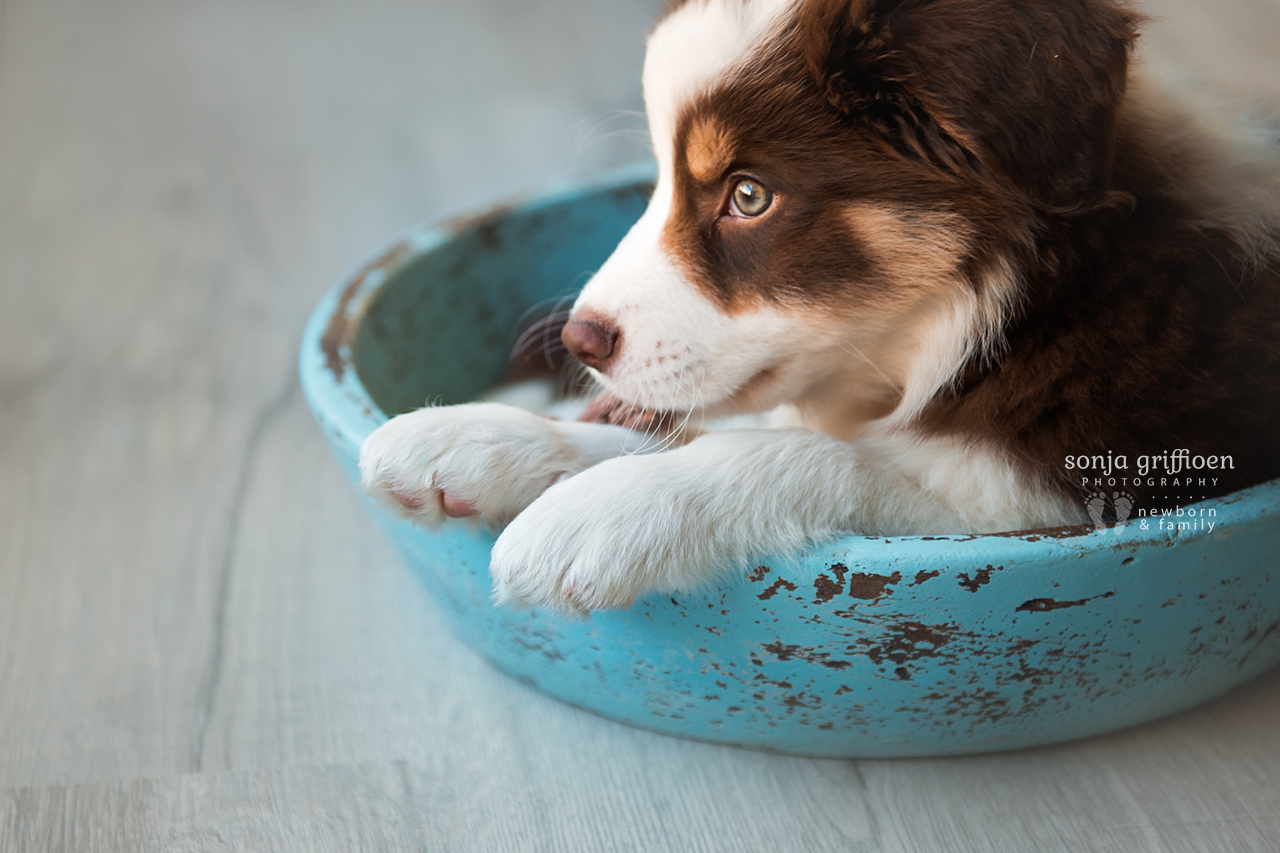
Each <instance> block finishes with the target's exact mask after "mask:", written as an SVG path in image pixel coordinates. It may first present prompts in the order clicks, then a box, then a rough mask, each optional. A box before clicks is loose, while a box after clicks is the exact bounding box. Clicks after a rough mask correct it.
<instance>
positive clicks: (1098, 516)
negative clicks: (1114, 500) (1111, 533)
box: [1085, 492, 1127, 530]
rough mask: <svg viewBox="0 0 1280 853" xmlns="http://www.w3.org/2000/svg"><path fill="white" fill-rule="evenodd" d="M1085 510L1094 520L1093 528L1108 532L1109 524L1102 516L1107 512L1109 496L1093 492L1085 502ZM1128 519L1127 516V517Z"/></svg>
mask: <svg viewBox="0 0 1280 853" xmlns="http://www.w3.org/2000/svg"><path fill="white" fill-rule="evenodd" d="M1085 509H1087V510H1088V511H1089V518H1091V519H1093V526H1094V527H1095V528H1097V529H1098V530H1106V529H1107V523H1106V522H1105V521H1103V520H1102V515H1103V513H1105V512H1106V511H1107V496H1106V494H1104V493H1103V492H1092V493H1090V495H1089V497H1088V498H1087V499H1086V500H1085ZM1126 517H1127V516H1126Z"/></svg>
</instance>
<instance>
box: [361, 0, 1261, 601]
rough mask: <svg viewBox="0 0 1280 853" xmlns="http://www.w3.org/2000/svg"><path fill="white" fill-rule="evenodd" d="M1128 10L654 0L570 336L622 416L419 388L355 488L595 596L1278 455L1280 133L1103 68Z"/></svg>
mask: <svg viewBox="0 0 1280 853" xmlns="http://www.w3.org/2000/svg"><path fill="white" fill-rule="evenodd" d="M1137 24H1138V17H1137V16H1136V15H1135V14H1134V13H1133V12H1131V11H1129V10H1128V9H1126V8H1125V7H1123V6H1121V5H1119V4H1118V3H1116V2H1113V0H683V2H681V1H680V0H677V2H674V3H672V4H671V5H670V6H669V7H668V9H667V11H666V13H665V16H664V18H663V19H662V21H661V22H660V24H659V25H658V27H657V29H656V30H655V31H654V32H653V34H652V36H651V37H650V40H649V45H648V55H647V59H646V63H645V70H644V90H645V101H646V107H647V111H648V117H649V123H650V128H651V132H652V138H653V145H654V153H655V155H656V157H657V161H658V175H659V177H658V182H657V186H656V189H655V191H654V194H653V198H652V201H651V203H650V205H649V207H648V209H647V210H646V212H645V213H644V215H643V217H642V218H641V219H640V220H639V222H637V223H636V225H635V226H634V228H633V229H632V230H631V231H630V233H629V234H628V235H627V236H626V238H625V239H624V240H623V241H622V243H621V244H620V245H619V246H618V248H617V250H616V251H615V252H614V254H613V255H612V257H611V258H610V259H609V260H608V262H607V263H606V264H605V265H604V266H603V267H602V268H601V269H600V270H599V272H598V273H597V274H596V275H595V277H594V278H593V279H592V280H591V281H590V282H589V283H588V285H587V286H586V288H585V289H584V290H583V291H582V294H581V295H580V296H579V298H578V300H577V303H576V304H575V306H574V310H573V314H572V318H571V320H570V321H569V322H568V324H567V325H566V326H565V328H564V331H563V340H564V342H565V345H566V346H567V347H568V348H569V350H570V351H571V352H572V353H573V354H574V355H576V356H577V357H578V358H579V359H580V360H581V361H582V362H583V363H584V364H585V365H587V366H588V368H590V370H591V372H592V374H593V375H594V376H595V378H596V379H598V380H599V382H600V383H601V384H602V385H603V387H604V388H605V389H606V393H607V395H608V396H607V398H606V400H607V401H608V402H607V404H606V405H603V406H598V407H596V409H597V410H598V411H597V414H599V413H600V412H604V415H603V416H602V417H600V418H598V419H602V420H605V421H609V420H614V421H615V422H614V423H565V422H556V421H550V420H546V419H544V418H540V417H538V416H535V415H533V414H530V413H528V412H525V411H521V410H519V409H515V408H512V407H508V406H502V405H498V404H493V403H479V404H470V405H462V406H452V407H445V408H428V409H423V410H421V411H418V412H413V413H411V414H406V415H402V416H400V417H397V418H394V419H393V420H391V421H390V422H389V423H387V424H386V425H385V426H383V427H382V428H380V429H379V430H378V431H377V432H375V433H374V434H373V435H372V436H371V437H370V438H369V439H368V441H367V442H366V444H365V446H364V448H363V453H362V456H361V470H362V473H363V476H364V485H365V487H366V488H367V489H368V490H369V492H370V493H371V494H373V495H376V496H380V497H381V498H382V499H383V500H385V501H386V502H387V504H388V505H390V506H392V507H395V508H396V509H397V510H399V511H401V512H403V513H404V514H405V515H407V516H409V517H411V518H415V519H418V520H421V521H423V522H427V523H431V524H435V523H439V522H441V521H443V520H444V519H445V518H446V517H462V516H471V515H479V516H482V517H483V518H484V519H485V520H487V521H489V522H490V523H493V524H495V525H497V526H502V525H506V528H505V531H504V532H503V533H502V534H501V536H500V538H499V539H498V541H497V544H496V546H495V547H494V549H493V555H492V565H491V569H492V574H493V580H494V588H495V596H496V599H497V600H498V601H499V602H503V603H508V604H515V605H526V606H550V607H555V608H560V609H564V610H568V611H587V610H592V609H597V608H617V607H626V606H628V605H629V604H630V603H631V602H632V601H633V600H634V599H635V598H636V596H638V595H642V594H645V593H647V592H651V591H671V590H682V589H688V588H691V587H694V586H696V585H698V584H699V583H701V582H703V581H705V580H706V579H707V578H708V576H709V574H710V573H712V572H713V571H714V570H715V569H716V568H717V567H720V566H734V565H737V566H745V564H746V560H747V559H748V557H749V556H751V555H758V554H764V553H779V552H786V551H789V550H793V549H796V548H799V547H802V546H804V545H805V544H806V543H810V542H813V541H818V540H822V539H824V538H826V537H832V536H835V535H837V534H839V533H845V532H859V533H874V534H899V535H901V534H948V533H971V532H994V531H1009V530H1025V529H1032V528H1040V527H1047V526H1053V525H1061V524H1068V523H1083V522H1086V521H1087V520H1088V518H1089V514H1088V513H1092V514H1093V517H1094V518H1095V519H1096V518H1099V517H1100V511H1099V509H1098V508H1099V507H1100V506H1101V505H1102V503H1103V502H1102V501H1100V499H1099V498H1098V496H1097V494H1096V493H1095V494H1094V495H1093V496H1092V498H1091V497H1090V495H1089V494H1088V493H1089V492H1090V491H1092V490H1095V487H1097V486H1102V487H1104V488H1107V489H1108V491H1111V489H1110V488H1109V487H1110V486H1111V485H1112V484H1113V483H1114V484H1119V481H1118V480H1116V479H1115V478H1120V479H1123V481H1124V482H1123V484H1122V486H1121V487H1122V489H1123V491H1124V493H1125V495H1124V498H1123V500H1125V501H1129V502H1132V503H1133V504H1135V505H1136V506H1137V508H1138V510H1141V509H1142V508H1143V507H1149V506H1151V507H1153V506H1156V505H1158V504H1159V503H1160V502H1161V501H1168V502H1169V503H1172V502H1173V496H1174V492H1175V491H1177V492H1178V493H1179V494H1180V495H1185V496H1186V497H1185V498H1181V501H1182V502H1183V503H1186V502H1189V499H1199V498H1202V497H1211V496H1214V495H1221V494H1225V493H1227V492H1229V491H1232V490H1234V489H1239V488H1241V487H1243V486H1247V485H1251V484H1254V483H1258V482H1262V481H1264V480H1267V479H1270V478H1273V477H1277V476H1280V405H1278V402H1277V401H1280V369H1278V368H1280V168H1278V166H1277V158H1276V151H1275V148H1276V146H1275V142H1276V139H1277V137H1276V134H1275V132H1274V130H1271V131H1269V132H1262V133H1261V135H1258V134H1255V135H1254V136H1250V133H1253V131H1250V130H1248V129H1247V128H1235V129H1228V130H1226V131H1221V130H1218V129H1215V127H1214V126H1212V123H1211V122H1208V121H1206V120H1204V119H1202V118H1200V117H1197V116H1195V115H1192V114H1190V113H1185V112H1181V111H1179V109H1178V108H1175V107H1173V106H1171V105H1170V104H1169V103H1166V102H1163V101H1161V100H1160V99H1158V98H1157V97H1155V96H1153V95H1152V94H1150V93H1148V92H1147V91H1146V90H1145V89H1144V88H1143V87H1142V86H1141V84H1140V82H1139V81H1136V80H1130V74H1129V66H1130V53H1131V50H1132V48H1133V45H1134V42H1135V38H1136V33H1137V31H1136V27H1137ZM1267 133H1269V134H1270V135H1267ZM619 411H621V412H623V413H624V416H623V417H617V418H615V417H613V416H612V414H610V413H617V412H619ZM767 411H773V412H774V414H773V415H772V416H771V417H772V419H773V420H772V427H771V428H762V429H731V430H725V431H718V432H706V433H703V434H699V433H698V432H697V430H686V431H683V432H681V431H680V430H678V429H673V430H670V431H669V432H668V434H667V440H665V441H661V442H659V441H653V440H651V436H649V435H647V434H645V433H644V432H642V431H640V430H635V429H629V428H628V426H627V424H629V423H631V424H634V422H635V421H634V420H633V418H632V416H633V415H635V414H636V413H650V414H654V413H656V415H657V416H656V417H649V418H640V420H642V421H645V422H649V423H653V422H661V423H664V424H667V425H671V424H698V423H703V422H706V421H707V420H709V419H713V418H717V417H722V416H727V415H735V414H740V413H748V412H767ZM626 413H630V414H626ZM682 442H683V443H682ZM651 451H661V452H651ZM1183 451H1185V452H1186V454H1187V455H1186V459H1187V463H1186V466H1185V468H1184V469H1190V468H1193V466H1192V461H1191V460H1193V459H1197V458H1198V459H1200V460H1201V465H1200V466H1199V468H1198V469H1196V470H1191V471H1187V473H1189V474H1194V475H1195V476H1194V481H1188V483H1187V484H1186V487H1184V483H1183V481H1182V480H1183V478H1185V477H1186V474H1184V475H1183V477H1182V478H1180V477H1177V476H1176V475H1177V474H1178V473H1179V472H1176V471H1174V470H1173V466H1171V464H1170V463H1169V461H1168V460H1169V459H1170V458H1171V457H1170V454H1171V453H1173V454H1174V456H1175V457H1176V458H1178V459H1181V458H1182V457H1181V455H1180V454H1181V453H1182V452H1183ZM1162 455H1163V458H1164V459H1165V460H1166V461H1165V465H1164V467H1163V468H1159V464H1158V463H1155V464H1156V466H1157V467H1156V468H1152V464H1153V463H1152V462H1151V460H1152V459H1154V458H1160V457H1161V456H1162ZM1139 459H1144V460H1146V464H1144V466H1143V467H1144V468H1146V469H1147V470H1144V471H1143V475H1144V476H1142V477H1138V476H1137V473H1138V471H1137V465H1136V463H1137V462H1138V460H1139ZM1108 460H1109V461H1108ZM1206 460H1213V466H1212V470H1210V468H1209V467H1208V466H1209V462H1208V461H1206ZM1121 461H1124V462H1125V463H1126V466H1127V467H1125V466H1121V465H1120V462H1121ZM1085 462H1088V463H1089V464H1088V465H1086V464H1084V463H1085ZM1095 463H1096V464H1095ZM1103 463H1106V464H1108V465H1110V466H1111V467H1110V468H1109V469H1108V470H1107V471H1106V472H1105V475H1104V473H1103V472H1101V471H1100V470H1097V469H1098V467H1099V465H1101V464H1103ZM1082 473H1083V476H1082ZM1148 474H1150V476H1147V475H1148ZM1104 476H1105V479H1104ZM1171 478H1172V479H1174V480H1175V482H1174V483H1173V484H1172V485H1170V482H1169V480H1170V479H1171ZM1117 491H1118V490H1117ZM1107 497H1108V498H1109V497H1110V496H1109V495H1108V496H1107ZM1120 500H1121V499H1120V498H1119V496H1118V495H1117V501H1116V503H1117V506H1119V505H1120ZM1086 508H1088V509H1086ZM1128 511H1129V508H1128V506H1127V505H1126V506H1125V512H1128ZM1136 512H1137V511H1136V510H1135V514H1136Z"/></svg>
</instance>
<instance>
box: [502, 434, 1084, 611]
mask: <svg viewBox="0 0 1280 853" xmlns="http://www.w3.org/2000/svg"><path fill="white" fill-rule="evenodd" d="M1024 496H1030V498H1031V499H1030V500H1028V501H1025V502H1024V500H1023V498H1024ZM1064 518H1070V519H1073V520H1083V512H1082V510H1081V509H1080V508H1074V509H1073V508H1071V507H1069V506H1066V505H1064V502H1063V501H1062V500H1061V499H1060V498H1057V497H1055V496H1052V495H1048V494H1044V493H1041V492H1040V491H1039V490H1037V489H1030V490H1028V489H1027V488H1026V485H1025V483H1024V482H1022V481H1021V480H1020V478H1019V477H1018V475H1017V474H1016V473H1015V472H1014V471H1013V470H1012V468H1011V467H1010V466H1009V465H1008V464H1007V463H1006V462H1005V461H1004V460H1003V458H1002V457H1001V456H1000V454H997V453H992V452H989V451H987V450H984V449H982V448H976V447H965V446H962V445H960V444H956V443H952V442H948V441H941V440H939V441H921V440H916V439H912V438H909V437H899V438H898V439H889V440H881V441H873V442H860V443H857V444H854V443H849V442H843V441H839V440H837V439H834V438H832V437H831V436H828V435H824V434H821V433H814V432H808V431H804V430H731V431H726V432H717V433H711V434H708V435H705V436H703V437H701V438H699V439H697V440H696V441H694V442H693V443H691V444H689V445H688V446H686V447H682V448H679V449H677V450H672V451H669V452H667V453H661V454H656V455H654V456H629V457H623V458H618V459H612V460H609V461H606V462H603V463H601V464H599V465H597V466H595V467H593V468H589V469H587V470H586V471H583V472H582V473H581V474H578V475H576V476H574V477H571V478H569V479H566V480H564V481H562V482H560V483H558V484H557V485H555V486H552V487H551V488H550V489H548V490H547V491H546V493H544V494H543V495H542V497H540V498H538V499H537V500H536V501H534V502H533V503H532V504H531V505H530V506H529V507H528V509H526V510H525V511H524V512H522V513H521V514H520V515H519V516H518V517H517V518H516V520H515V521H514V522H512V524H511V525H510V526H509V527H508V528H507V529H506V531H505V532H504V533H503V534H502V536H501V537H500V538H499V539H498V543H497V545H495V546H494V549H493V558H492V563H491V566H490V570H491V572H492V574H493V579H494V592H495V596H496V598H497V600H498V601H499V602H501V603H505V604H516V605H524V606H551V607H555V608H558V609H562V610H567V611H587V610H594V609H600V608H613V607H627V606H629V605H630V604H631V602H632V601H633V600H634V599H635V598H636V597H637V596H638V595H641V594H644V593H647V592H651V591H675V590H689V589H692V588H696V587H698V586H700V585H702V584H704V583H706V582H707V581H708V580H710V579H711V578H712V577H713V573H714V572H715V570H716V569H717V568H718V567H722V566H733V565H737V566H745V565H747V560H748V558H750V557H753V556H760V555H762V554H770V553H779V552H784V553H785V552H788V551H793V550H795V549H797V548H799V547H802V546H803V545H805V544H807V543H810V542H814V541H820V540H822V539H825V538H829V537H831V536H834V535H836V534H837V533H840V532H864V533H876V534H889V535H903V534H921V533H934V534H945V533H969V532H994V531H1000V530H1010V529H1026V528H1031V527H1038V526H1045V525H1049V524H1053V523H1061V521H1062V520H1063V519H1064Z"/></svg>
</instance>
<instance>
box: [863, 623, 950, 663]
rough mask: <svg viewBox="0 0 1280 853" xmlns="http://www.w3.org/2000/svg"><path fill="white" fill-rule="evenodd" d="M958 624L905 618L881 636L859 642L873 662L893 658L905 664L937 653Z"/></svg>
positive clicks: (895, 661) (893, 660) (948, 639)
mask: <svg viewBox="0 0 1280 853" xmlns="http://www.w3.org/2000/svg"><path fill="white" fill-rule="evenodd" d="M955 630H956V627H955V626H954V625H926V624H924V623H923V622H915V621H904V622H899V623H898V624H896V625H891V626H889V633H888V634H887V635H885V636H883V637H879V638H871V637H867V638H859V639H858V640H857V642H856V643H855V645H858V646H862V647H863V648H862V651H863V652H864V653H865V654H866V656H867V657H869V658H871V661H872V662H873V663H877V664H878V663H881V662H882V661H884V660H886V659H887V660H890V661H892V662H893V663H895V664H898V665H899V666H901V665H902V664H904V663H909V662H911V661H916V660H921V659H923V658H931V657H936V656H937V655H938V654H939V652H940V650H941V649H942V647H943V646H945V645H946V644H947V643H949V642H951V639H952V636H953V634H954V633H955Z"/></svg>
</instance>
